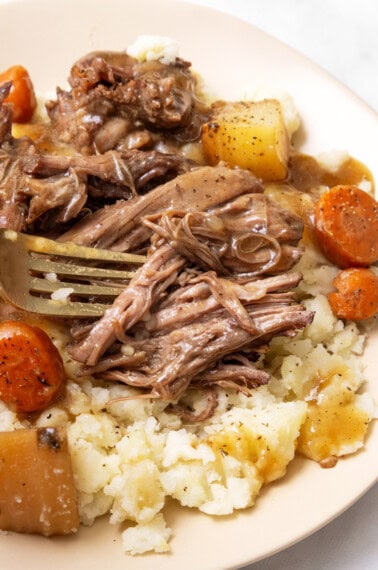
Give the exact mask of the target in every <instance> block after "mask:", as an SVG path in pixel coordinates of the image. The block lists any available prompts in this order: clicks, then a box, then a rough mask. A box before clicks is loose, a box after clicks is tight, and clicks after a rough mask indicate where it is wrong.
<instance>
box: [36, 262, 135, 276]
mask: <svg viewBox="0 0 378 570" xmlns="http://www.w3.org/2000/svg"><path fill="white" fill-rule="evenodd" d="M30 269H32V270H35V271H41V272H42V273H56V274H57V275H69V276H77V277H79V278H80V277H102V278H106V279H131V277H133V276H134V275H135V271H120V270H119V269H104V268H101V267H87V266H85V265H76V264H75V265H71V264H69V263H60V262H57V261H50V259H42V258H40V257H31V258H30Z"/></svg>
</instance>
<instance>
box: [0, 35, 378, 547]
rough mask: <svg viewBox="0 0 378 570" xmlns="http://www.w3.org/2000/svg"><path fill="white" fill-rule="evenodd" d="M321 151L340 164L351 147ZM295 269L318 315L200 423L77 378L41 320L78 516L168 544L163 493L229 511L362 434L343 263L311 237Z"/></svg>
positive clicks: (288, 112) (6, 423)
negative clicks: (61, 374) (58, 365)
mask: <svg viewBox="0 0 378 570" xmlns="http://www.w3.org/2000/svg"><path fill="white" fill-rule="evenodd" d="M128 53H129V54H130V55H132V56H134V57H136V58H137V59H139V60H140V61H150V60H153V59H161V60H162V61H163V62H164V63H169V62H171V61H174V59H175V58H176V57H177V54H178V50H177V44H176V43H175V42H172V40H170V39H168V38H161V37H154V36H142V37H140V38H138V40H137V41H136V42H135V44H133V45H132V46H130V47H129V48H128ZM245 95H246V94H245ZM249 96H250V94H249ZM265 96H272V92H269V94H267V92H266V91H264V92H262V91H261V90H260V91H259V92H256V93H255V94H254V95H253V98H255V99H259V98H264V97H265ZM273 96H274V97H275V98H278V99H279V100H280V101H281V104H282V106H283V109H284V115H285V120H286V124H287V127H288V130H289V133H290V134H292V133H294V132H295V131H296V130H297V129H298V127H299V118H298V114H297V112H296V110H295V108H294V105H293V102H292V100H291V98H290V97H289V96H287V95H284V96H280V95H279V94H278V93H277V91H275V92H274V94H273ZM320 160H321V162H322V164H323V166H324V165H328V167H329V170H330V171H332V170H335V169H336V170H337V168H338V167H339V165H340V162H341V161H343V160H345V154H344V153H339V154H337V156H335V157H334V158H333V160H330V159H329V157H328V158H327V157H325V156H322V157H320ZM295 270H298V271H301V272H302V274H303V281H302V282H301V283H300V285H299V287H298V291H297V292H298V296H299V297H300V298H301V299H303V303H304V305H305V306H306V307H307V308H308V309H309V310H311V311H314V312H315V318H314V320H313V323H312V324H311V325H310V326H308V327H307V328H306V329H305V330H304V331H303V332H302V333H301V334H300V335H298V336H297V337H296V338H295V339H287V338H275V339H274V340H273V341H272V342H271V346H270V348H271V350H270V351H269V352H268V353H267V355H265V357H262V358H261V361H260V362H259V363H258V365H259V366H261V367H264V368H265V369H266V370H268V372H269V373H270V374H271V380H270V381H269V383H268V384H267V385H265V386H261V387H259V388H257V389H255V390H254V391H253V394H252V396H250V397H247V396H245V395H243V394H241V393H235V392H232V391H227V390H222V391H220V393H219V402H218V407H217V409H216V411H215V413H214V415H213V416H212V417H211V418H210V419H208V420H206V421H205V422H203V423H201V424H195V425H191V424H189V425H187V424H185V423H184V422H183V421H182V420H181V419H180V417H179V416H178V415H175V414H174V413H169V412H168V410H167V409H166V406H167V404H166V403H164V402H161V401H158V400H148V399H138V397H137V396H138V392H137V391H136V390H135V389H133V388H131V387H129V386H125V385H121V384H111V383H109V384H107V383H105V382H103V383H102V382H101V381H98V380H96V381H94V380H93V379H92V378H84V379H81V380H80V381H78V380H77V379H76V371H77V366H78V365H77V363H75V362H73V361H72V360H71V359H70V357H69V356H68V354H67V352H66V350H65V348H66V345H67V343H68V340H69V339H68V337H67V334H66V332H65V330H64V329H63V328H61V329H59V328H57V327H56V326H54V327H53V328H52V325H47V324H46V329H47V330H48V332H49V334H50V336H51V337H52V338H53V340H54V342H55V344H56V345H57V347H58V349H59V350H60V352H61V354H62V356H63V358H64V362H65V368H66V372H67V376H68V378H69V381H68V386H67V406H66V409H65V410H63V409H62V408H60V407H57V406H56V407H52V408H50V409H48V410H47V411H46V412H43V413H42V414H41V415H40V417H39V419H38V422H37V426H38V427H40V426H58V425H65V426H66V428H67V433H68V440H69V447H70V452H71V457H72V465H73V470H74V477H75V482H76V487H77V490H78V500H79V512H80V519H81V522H82V523H83V524H85V525H91V524H93V523H94V521H95V520H96V518H97V517H100V516H102V515H105V514H107V516H108V517H109V521H110V523H111V524H114V525H119V524H121V525H125V526H124V527H122V528H124V530H123V534H122V542H123V548H124V550H125V552H127V553H130V554H132V555H135V554H142V553H145V552H149V551H155V552H167V551H169V549H170V545H169V539H170V537H171V529H169V528H167V525H166V522H165V519H164V505H165V502H166V500H167V498H168V497H172V498H173V499H175V500H176V501H177V502H178V503H179V504H180V505H182V506H185V507H191V508H197V509H199V510H200V511H202V512H203V513H205V514H207V515H212V516H224V515H229V514H231V513H233V512H234V511H235V510H237V509H245V508H247V507H251V506H252V505H253V504H254V502H255V500H256V497H257V496H258V494H259V492H260V489H261V487H262V486H263V485H264V484H268V483H270V482H272V481H274V480H276V479H278V478H280V477H283V476H284V475H285V472H286V469H287V466H288V464H289V463H290V462H291V461H292V460H293V458H294V456H295V454H296V453H297V452H299V453H301V454H304V455H305V456H307V457H308V458H309V459H312V460H315V461H318V462H320V463H321V464H322V465H323V466H331V465H334V464H335V462H336V461H337V458H339V457H342V456H344V455H346V454H349V453H353V452H355V451H356V450H357V449H359V448H360V447H361V446H362V445H363V442H364V437H365V434H366V431H367V428H368V424H369V422H370V421H371V420H372V419H373V417H375V409H374V403H373V401H372V398H371V397H370V395H369V394H367V393H362V394H361V393H360V388H361V387H362V385H363V383H364V380H365V378H364V370H363V366H362V363H361V360H360V356H361V354H362V352H363V348H364V335H363V334H362V333H361V332H360V331H359V329H358V328H357V326H356V325H355V324H354V323H346V324H345V323H343V322H342V321H340V320H338V319H336V318H335V316H334V315H333V313H332V311H331V308H330V306H329V304H328V301H327V297H326V295H327V293H328V292H329V291H330V289H331V283H332V280H333V278H334V277H335V275H336V273H337V269H336V268H335V267H334V266H332V265H330V264H329V263H328V262H327V261H326V260H325V259H324V257H323V256H322V255H321V254H320V253H319V252H318V251H317V250H316V249H315V248H314V247H313V246H311V245H308V244H306V251H305V254H304V255H303V257H302V259H301V260H300V262H299V263H298V264H297V266H296V267H295ZM50 278H51V279H53V276H50ZM63 297H64V295H63ZM49 327H50V328H49ZM188 399H190V402H188V403H190V404H191V405H192V407H193V408H194V409H198V408H200V407H201V405H202V404H203V402H202V399H203V395H201V393H191V394H190V396H188ZM22 427H27V422H26V420H25V422H21V421H20V420H19V419H18V417H17V415H16V414H14V413H13V412H11V411H10V410H9V409H8V408H7V407H6V406H5V405H4V404H2V403H1V402H0V430H2V431H7V430H12V429H17V428H22Z"/></svg>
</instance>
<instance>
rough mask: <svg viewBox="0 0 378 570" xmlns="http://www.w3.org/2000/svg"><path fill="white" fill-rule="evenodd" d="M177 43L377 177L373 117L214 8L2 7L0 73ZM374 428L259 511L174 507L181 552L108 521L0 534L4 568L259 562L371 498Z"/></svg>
mask: <svg viewBox="0 0 378 570" xmlns="http://www.w3.org/2000/svg"><path fill="white" fill-rule="evenodd" d="M141 33H145V34H159V35H168V36H170V37H173V38H176V39H177V40H179V42H180V45H181V55H182V56H183V57H184V58H187V59H189V60H191V61H192V63H193V65H194V68H195V69H197V70H198V71H199V72H200V73H201V74H202V75H203V77H205V78H206V80H207V83H208V84H209V85H210V86H211V88H212V89H214V90H216V91H217V92H218V93H219V94H220V95H221V96H223V97H224V98H227V97H231V96H233V95H236V94H237V93H240V90H241V89H242V88H243V87H244V86H246V85H249V86H253V85H256V84H261V83H268V84H276V85H279V86H281V87H282V88H283V89H286V90H287V91H289V92H290V93H292V94H293V95H294V98H295V102H296V105H297V108H298V109H299V111H300V113H301V115H302V117H303V120H304V125H305V127H304V131H303V133H302V134H301V141H302V148H303V149H304V150H305V151H308V152H312V153H317V152H320V151H325V150H330V149H333V148H338V149H348V150H349V151H350V152H351V153H352V154H353V155H355V156H356V157H357V158H359V159H361V160H363V161H365V162H366V163H367V164H368V165H369V166H370V168H371V169H372V170H373V172H374V174H375V178H376V180H378V162H377V154H376V152H377V151H376V140H377V127H378V121H377V116H376V115H375V113H374V112H373V111H372V110H370V109H369V108H368V107H366V106H365V104H364V103H362V102H361V101H360V100H359V99H358V98H356V97H355V96H354V95H353V94H352V93H351V92H349V91H348V90H347V89H346V88H345V87H344V86H342V85H340V84H339V83H337V82H335V81H334V80H333V79H332V78H330V77H329V76H328V75H327V74H326V73H325V72H324V71H322V70H321V69H319V68H318V67H316V66H315V65H314V64H312V63H311V62H309V61H307V60H306V59H305V58H304V57H302V56H301V55H299V54H298V53H296V52H294V51H292V50H290V49H289V48H288V47H286V46H285V45H283V44H281V43H280V42H278V41H276V40H275V39H273V38H271V37H269V36H267V35H265V34H264V33H262V32H261V31H259V30H257V29H255V28H253V27H251V26H250V25H248V24H246V23H243V22H241V21H238V20H236V19H233V18H231V17H229V16H226V15H224V14H219V13H215V12H213V11H210V10H208V9H205V8H201V7H198V6H191V5H189V4H186V3H181V2H178V1H170V0H159V2H157V1H154V0H138V1H133V2H127V0H106V1H101V0H86V1H80V0H62V1H60V2H57V1H54V0H46V1H43V0H35V1H33V0H24V1H19V2H14V3H12V4H6V5H2V6H0V38H1V45H2V49H1V51H0V69H4V68H6V67H7V66H9V65H12V64H16V63H22V64H23V65H25V66H26V67H27V68H28V69H29V70H30V73H31V75H32V77H33V79H34V83H35V86H36V87H37V89H38V91H40V92H46V91H51V90H52V89H53V88H54V86H55V85H56V84H60V85H62V84H63V83H64V81H63V80H64V78H65V77H67V75H68V72H69V69H70V65H71V64H72V62H73V61H74V60H75V59H76V58H78V57H79V56H81V55H83V54H84V53H85V52H87V51H90V50H94V49H109V50H121V49H124V48H125V47H126V46H127V45H128V44H129V43H131V42H132V41H133V40H134V38H135V37H136V36H137V35H139V34H141ZM374 349H375V353H377V349H378V334H377V332H376V334H375V335H374V336H372V337H371V338H370V342H369V347H368V350H367V352H366V362H367V365H368V377H369V379H370V390H371V391H372V392H373V393H374V394H375V397H376V400H377V401H378V378H377V376H378V375H377V366H376V364H374V361H375V362H376V356H375V358H374ZM377 435H378V434H377V425H375V426H374V427H373V428H372V429H371V431H370V433H369V437H368V441H367V443H366V448H365V449H364V450H363V451H361V452H360V453H357V454H356V455H354V456H353V457H350V458H348V459H346V460H344V461H340V462H339V464H338V465H337V466H336V468H334V469H328V470H324V469H321V468H320V467H318V466H317V465H316V464H314V463H312V462H310V461H305V460H302V459H297V460H295V461H294V462H293V463H292V465H291V466H290V467H289V470H288V473H287V476H286V477H285V478H284V479H282V480H280V481H278V482H277V483H275V484H272V485H270V486H269V487H267V488H266V489H265V490H264V491H263V493H262V494H261V496H260V498H259V500H258V502H257V504H256V506H255V507H254V508H253V509H250V510H249V511H247V512H241V513H239V514H237V515H235V516H232V517H227V518H222V519H212V518H209V517H207V516H205V515H202V514H198V513H195V512H191V511H190V510H183V509H177V507H175V506H174V505H173V506H172V505H171V506H170V507H169V508H168V510H167V520H168V523H169V525H170V526H171V527H172V528H173V530H174V537H173V539H172V542H171V546H172V554H170V555H152V556H151V555H149V556H143V557H139V558H131V557H126V556H125V555H124V554H122V551H121V544H120V537H119V535H118V534H117V529H114V528H111V527H110V526H109V525H108V524H107V523H106V522H103V521H101V522H99V523H98V524H96V525H95V526H94V527H92V528H90V529H84V528H83V529H82V530H81V531H80V533H79V535H78V536H76V537H74V538H68V539H67V538H58V539H45V538H41V537H35V536H21V535H19V536H18V535H14V534H10V535H8V536H0V557H1V558H0V560H1V562H0V566H1V568H2V570H19V569H21V568H28V570H40V569H41V567H46V565H49V566H50V565H51V566H52V567H53V568H54V570H66V569H67V568H75V570H87V569H89V568H90V569H91V570H100V569H101V570H104V569H105V568H114V569H117V570H118V569H119V568H121V567H122V568H123V567H125V568H127V569H128V570H147V569H150V568H153V567H155V568H159V570H171V569H172V570H173V569H175V570H177V569H180V570H189V569H190V570H193V568H196V569H197V570H203V569H207V570H210V569H213V570H225V569H231V568H236V567H240V566H243V565H246V564H248V563H250V562H253V561H255V560H258V559H261V558H263V557H265V556H268V555H269V554H272V553H274V552H276V551H278V550H280V549H283V548H285V547H287V546H289V545H290V544H293V543H294V542H296V541H298V540H300V539H301V538H304V537H305V536H307V535H308V534H310V533H312V532H314V531H316V530H317V529H319V528H320V527H321V526H323V525H325V524H326V523H327V522H329V521H330V520H332V519H333V518H334V517H335V516H337V515H338V514H340V513H341V512H342V511H343V510H345V509H346V508H348V507H349V506H350V505H351V504H352V503H353V502H355V501H356V500H357V499H358V498H359V497H360V496H361V495H362V494H363V493H365V492H366V491H367V490H368V489H369V488H370V487H371V486H372V485H373V483H374V482H375V480H376V478H377V470H378V465H377V458H378V437H377Z"/></svg>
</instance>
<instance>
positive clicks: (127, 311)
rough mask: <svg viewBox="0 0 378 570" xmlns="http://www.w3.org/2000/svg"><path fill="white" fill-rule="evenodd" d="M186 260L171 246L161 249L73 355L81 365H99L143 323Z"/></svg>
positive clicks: (72, 351)
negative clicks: (136, 325)
mask: <svg viewBox="0 0 378 570" xmlns="http://www.w3.org/2000/svg"><path fill="white" fill-rule="evenodd" d="M184 263H185V260H184V259H183V258H182V257H180V256H179V255H178V254H177V253H176V252H175V250H174V249H172V248H171V247H170V246H169V245H165V246H163V247H161V248H159V249H157V250H156V251H155V252H154V253H153V254H152V255H151V256H150V257H149V259H148V260H147V261H146V263H145V264H144V265H143V266H142V267H141V268H140V269H138V271H137V272H136V275H135V277H133V278H132V279H131V281H130V284H129V285H128V286H127V287H126V288H125V289H124V291H123V292H122V293H121V294H120V295H118V297H117V298H116V300H115V301H114V303H113V305H112V306H111V307H110V309H107V311H106V312H105V314H104V316H103V317H102V318H101V319H100V320H98V321H97V323H96V324H95V325H94V327H93V328H92V330H91V331H90V333H89V334H88V336H87V337H86V338H85V339H84V340H83V341H81V342H80V343H79V344H77V345H76V346H73V347H71V349H70V353H71V355H72V356H73V357H74V358H75V360H78V361H80V362H84V363H86V364H89V365H94V364H96V363H97V361H98V359H99V358H100V356H101V355H102V354H103V353H104V352H105V351H106V349H107V348H109V346H110V345H111V344H113V342H114V341H115V340H116V339H117V338H118V339H119V338H122V336H123V335H124V334H125V332H126V331H127V330H128V329H130V328H131V327H132V326H133V325H134V324H135V323H137V322H138V321H140V319H142V318H143V317H144V315H145V314H146V313H147V311H148V310H149V309H150V307H151V305H152V304H153V302H154V301H155V300H156V299H157V298H158V297H159V295H160V294H161V293H163V292H164V291H165V290H166V289H167V288H168V286H169V285H171V284H172V283H173V282H174V281H175V279H176V277H177V273H178V270H179V269H180V268H181V267H182V266H183V265H184Z"/></svg>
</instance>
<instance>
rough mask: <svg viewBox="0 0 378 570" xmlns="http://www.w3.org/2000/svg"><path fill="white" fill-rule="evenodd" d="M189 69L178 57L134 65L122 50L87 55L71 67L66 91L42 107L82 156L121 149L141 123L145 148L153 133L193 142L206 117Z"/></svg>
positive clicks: (59, 90)
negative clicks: (170, 62) (171, 59)
mask: <svg viewBox="0 0 378 570" xmlns="http://www.w3.org/2000/svg"><path fill="white" fill-rule="evenodd" d="M189 68H190V64H189V63H187V62H185V61H183V60H181V59H176V61H175V62H174V63H172V64H163V63H161V62H159V61H151V62H144V63H139V62H138V61H137V60H135V59H133V58H132V57H130V56H128V55H127V54H126V53H124V52H94V53H91V54H88V55H86V56H84V57H83V58H81V59H80V60H79V61H78V62H76V63H75V64H74V66H73V67H72V69H71V74H70V77H69V83H70V85H71V90H70V91H64V90H62V89H58V90H57V99H56V101H50V102H49V103H48V104H47V109H48V113H49V115H50V118H51V121H52V124H53V126H54V129H55V131H56V132H57V133H58V136H59V138H60V139H61V140H63V141H64V142H69V143H71V144H73V145H74V146H75V147H76V149H77V150H78V151H80V152H81V153H83V154H92V153H94V152H104V151H106V150H110V149H114V148H119V147H122V146H123V145H125V144H126V139H127V136H129V135H130V134H131V133H138V132H140V131H141V127H140V125H141V124H142V125H143V127H142V128H145V127H147V129H150V130H152V133H151V135H150V136H147V138H146V144H151V142H153V139H154V138H156V136H154V133H156V132H157V131H158V132H159V133H165V134H166V136H173V137H176V138H178V139H179V140H180V141H181V142H183V141H184V140H186V141H189V140H194V139H196V138H198V137H199V135H200V126H201V124H202V123H203V122H204V121H205V117H206V116H207V115H205V106H204V105H200V103H199V101H198V99H197V96H196V91H195V87H196V81H195V78H194V76H193V75H192V73H191V72H190V69H189ZM158 138H159V137H158Z"/></svg>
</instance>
